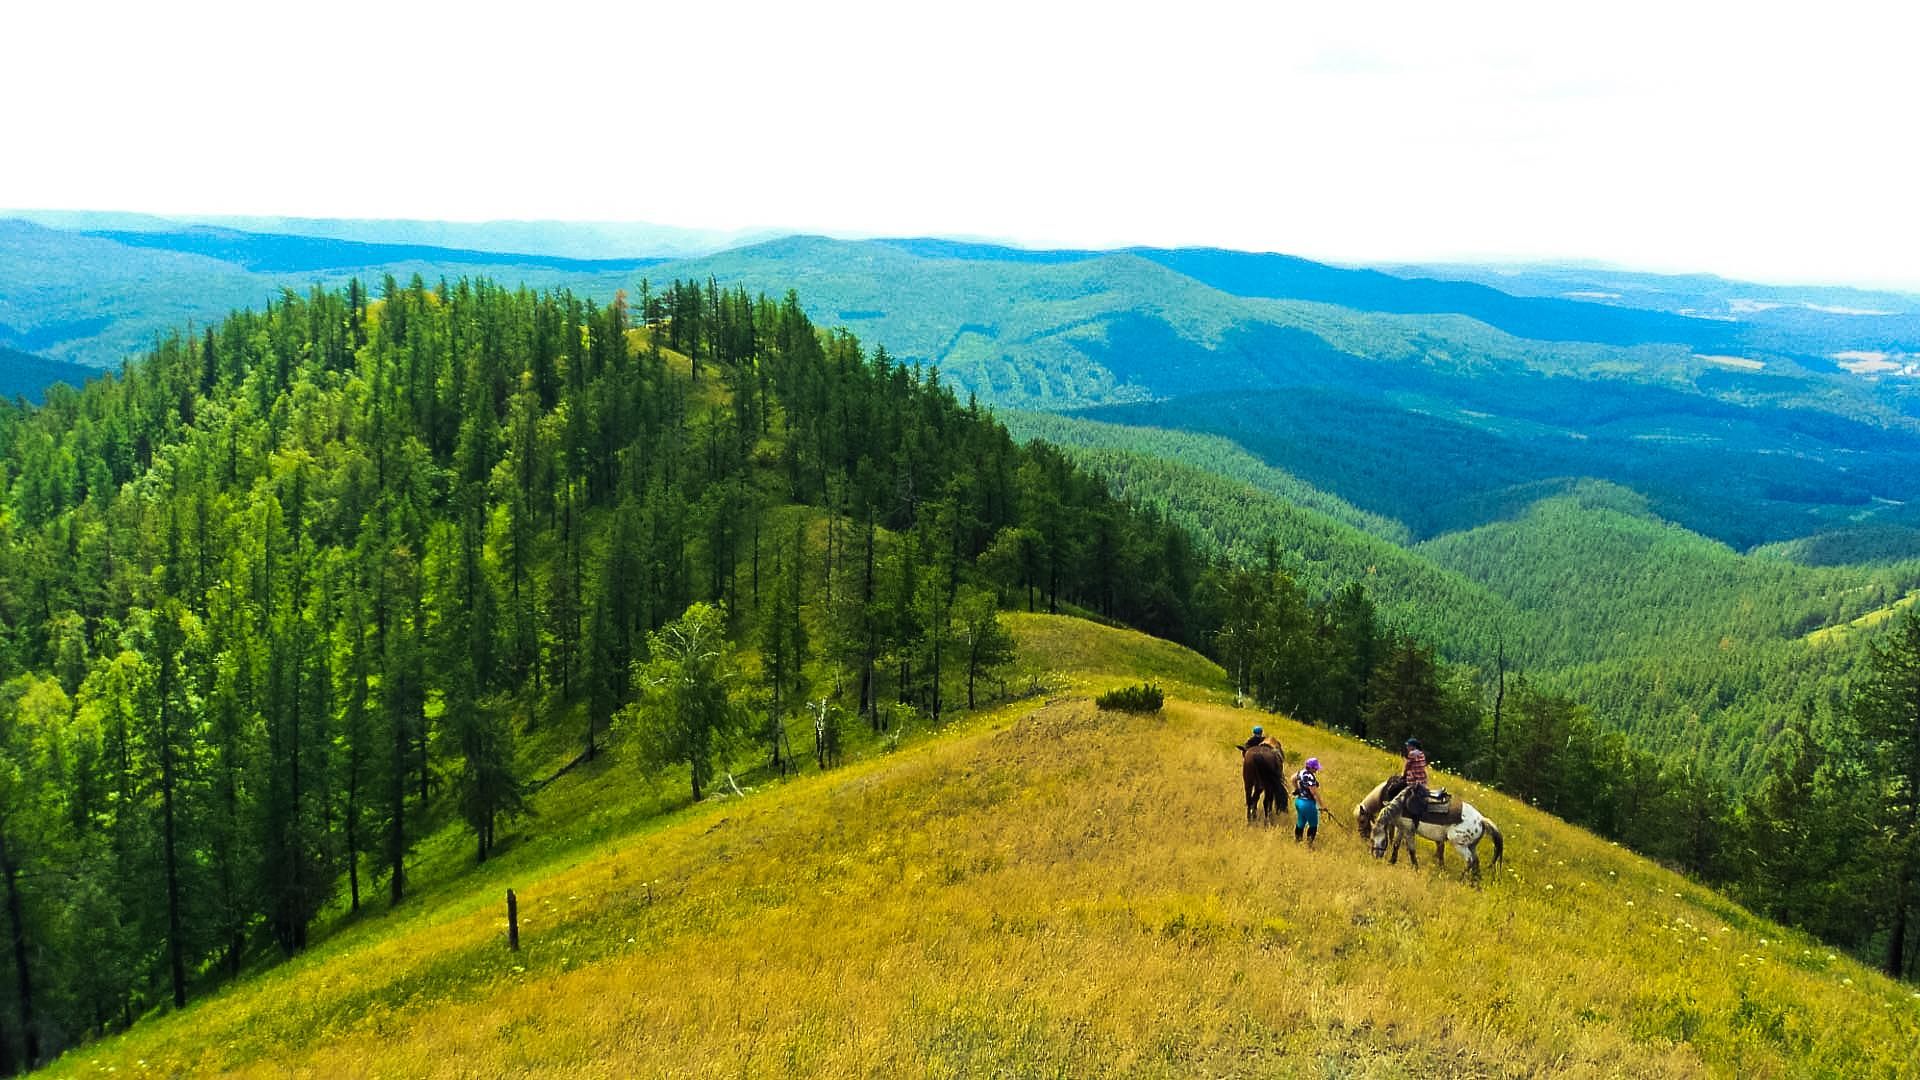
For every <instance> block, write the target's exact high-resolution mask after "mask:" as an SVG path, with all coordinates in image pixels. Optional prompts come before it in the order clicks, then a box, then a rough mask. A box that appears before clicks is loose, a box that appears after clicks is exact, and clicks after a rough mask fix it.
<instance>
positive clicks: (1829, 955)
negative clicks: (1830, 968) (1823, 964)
mask: <svg viewBox="0 0 1920 1080" xmlns="http://www.w3.org/2000/svg"><path fill="white" fill-rule="evenodd" d="M1838 959H1840V958H1839V957H1837V956H1835V955H1833V954H1832V953H1828V954H1827V963H1829V964H1831V963H1833V962H1834V961H1835V960H1838Z"/></svg>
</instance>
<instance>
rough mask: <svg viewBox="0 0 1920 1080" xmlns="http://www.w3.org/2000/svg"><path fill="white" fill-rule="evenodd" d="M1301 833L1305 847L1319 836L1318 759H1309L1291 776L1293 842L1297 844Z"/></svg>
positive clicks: (1311, 844)
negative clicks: (1303, 834) (1305, 841)
mask: <svg viewBox="0 0 1920 1080" xmlns="http://www.w3.org/2000/svg"><path fill="white" fill-rule="evenodd" d="M1302 833H1305V834H1306V838H1307V846H1308V847H1312V846H1313V842H1314V840H1315V838H1317V837H1318V836H1319V835H1320V759H1319V758H1317V757H1310V758H1308V759H1307V763H1306V765H1305V766H1303V767H1302V768H1301V769H1300V771H1299V772H1297V773H1294V774H1293V842H1294V843H1296V844H1297V843H1299V842H1300V836H1301V834H1302Z"/></svg>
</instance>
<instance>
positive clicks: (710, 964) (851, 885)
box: [56, 620, 1920, 1077]
mask: <svg viewBox="0 0 1920 1080" xmlns="http://www.w3.org/2000/svg"><path fill="white" fill-rule="evenodd" d="M1020 629H1021V635H1022V639H1023V641H1026V642H1028V643H1029V644H1032V643H1034V642H1035V641H1036V640H1037V639H1044V638H1047V637H1049V636H1051V637H1052V638H1054V639H1056V640H1054V641H1053V642H1052V644H1053V646H1054V647H1056V648H1057V649H1058V650H1060V651H1059V655H1060V656H1061V657H1062V658H1063V661H1062V663H1061V667H1062V668H1063V669H1065V670H1067V671H1068V672H1069V677H1070V678H1072V679H1074V680H1084V681H1087V682H1093V681H1097V674H1096V673H1097V671H1098V669H1099V662H1100V658H1101V655H1102V653H1103V652H1104V653H1105V654H1107V655H1109V656H1112V657H1114V658H1116V659H1121V658H1124V659H1126V660H1127V661H1129V662H1137V663H1139V664H1141V665H1143V666H1146V667H1150V668H1151V667H1155V666H1159V667H1161V670H1160V671H1158V672H1157V673H1156V672H1141V671H1139V670H1137V669H1132V668H1129V669H1127V670H1120V671H1117V672H1115V673H1114V675H1113V677H1112V680H1113V681H1135V680H1137V679H1138V678H1139V677H1141V675H1142V674H1157V675H1159V676H1161V677H1166V678H1168V679H1169V681H1173V675H1172V673H1173V672H1176V671H1186V672H1188V673H1189V674H1194V673H1196V672H1201V673H1203V672H1204V671H1205V668H1204V667H1195V666H1194V665H1195V664H1196V661H1194V660H1192V659H1183V658H1181V657H1179V656H1178V655H1176V654H1174V653H1167V654H1166V655H1165V656H1163V657H1160V659H1159V660H1155V659H1153V657H1154V656H1157V655H1158V654H1157V653H1156V652H1154V649H1155V648H1156V647H1155V646H1147V645H1143V644H1142V643H1141V642H1139V641H1134V640H1132V639H1128V638H1125V637H1122V636H1116V635H1121V634H1122V632H1119V631H1106V630H1098V629H1095V628H1089V627H1086V626H1085V625H1084V624H1065V623H1062V622H1060V621H1058V620H1053V621H1048V620H1023V624H1022V626H1021V628H1020ZM1142 649H1145V650H1147V651H1146V652H1144V653H1143V652H1142V651H1141V650H1142ZM1074 657H1079V659H1074ZM1201 663H1203V662H1201ZM1253 717H1254V714H1251V713H1247V712H1243V711H1237V710H1235V709H1233V708H1231V707H1228V706H1225V705H1222V704H1215V703H1206V702H1195V701H1192V700H1176V701H1171V702H1170V703H1169V706H1168V708H1167V710H1166V712H1165V714H1164V715H1161V716H1150V717H1133V716H1124V715H1119V714H1110V713H1099V712H1096V711H1095V710H1094V709H1093V707H1092V706H1091V705H1090V704H1089V703H1088V702H1087V701H1086V700H1085V699H1084V697H1083V696H1081V691H1080V690H1079V689H1077V688H1075V689H1073V690H1072V693H1071V694H1070V695H1064V694H1063V695H1062V696H1056V697H1055V698H1053V699H1051V700H1046V699H1030V700H1027V701H1023V702H1016V703H1013V704H1009V705H1005V706H1002V707H1000V708H998V709H996V710H994V711H991V712H988V713H985V714H983V715H981V716H978V717H975V718H973V719H971V720H968V721H966V722H964V723H963V724H962V725H960V726H959V727H958V728H955V729H953V730H951V731H950V732H948V733H946V734H943V735H942V736H940V737H937V738H934V739H930V740H926V741H923V742H921V743H919V744H917V745H910V746H908V747H906V748H904V749H902V750H901V751H899V752H897V753H894V754H890V755H882V756H878V757H875V758H872V759H869V760H866V761H861V762H857V763H854V764H852V765H849V766H847V767H845V768H842V769H840V770H837V771H833V772H829V773H826V774H823V775H809V776H807V777H805V778H803V779H800V780H797V781H793V782H790V783H787V784H783V785H779V786H775V787H770V788H765V789H762V790H761V791H759V792H756V793H753V794H751V795H749V797H747V798H746V799H744V800H742V799H731V800H725V801H716V802H709V803H707V804H703V805H700V806H697V807H694V808H691V809H689V810H686V811H682V812H679V813H678V814H676V815H674V816H673V817H672V818H671V819H670V820H669V822H668V823H667V824H666V825H665V827H664V828H659V829H657V830H655V831H650V832H648V833H646V834H644V835H635V836H632V837H629V838H627V839H625V840H622V841H620V842H618V843H615V844H610V845H608V846H607V847H605V848H604V849H602V850H601V851H599V852H597V853H595V854H593V855H591V856H590V857H584V858H581V859H579V860H578V861H577V862H576V863H574V864H573V865H555V866H553V867H551V868H550V872H549V873H547V874H546V876H544V877H542V878H539V879H533V880H527V881H526V882H524V887H523V888H521V889H520V896H521V910H522V912H523V924H522V941H523V948H522V950H521V951H520V952H519V953H509V952H508V951H507V950H506V947H505V940H504V939H505V925H504V923H505V917H504V910H503V907H502V905H501V904H500V903H499V898H498V897H497V896H495V895H492V894H491V890H490V889H489V893H488V894H486V895H468V896H461V897H458V898H455V899H449V900H448V901H446V902H445V903H443V904H441V905H440V906H439V907H437V908H434V909H432V910H431V911H423V912H420V913H417V914H416V915H415V916H413V917H411V918H409V919H407V920H405V921H397V920H396V921H395V922H394V923H393V925H392V931H391V932H387V933H382V932H380V931H379V930H377V929H375V928H372V927H369V928H368V929H367V930H366V931H365V932H361V933H356V934H351V935H343V940H341V941H339V942H332V943H329V944H328V945H327V946H324V947H322V948H320V949H318V950H316V951H315V952H314V953H313V954H310V955H308V956H306V957H303V958H301V959H299V960H297V961H295V962H293V963H290V964H287V965H285V966H283V967H281V968H278V969H275V970H273V971H271V972H269V973H267V974H266V975H264V976H262V977H260V978H257V979H254V980H251V981H249V982H247V983H245V984H243V985H240V986H237V987H235V988H233V989H231V990H229V991H228V992H226V993H224V994H222V995H220V996H218V997H215V998H213V999H211V1000H208V1001H206V1002H203V1003H201V1004H198V1005H196V1006H194V1007H192V1008H190V1009H188V1010H187V1011H185V1012H183V1013H180V1014H177V1015H174V1016H169V1017H165V1018H161V1019H159V1020H157V1021H154V1022H152V1023H149V1024H144V1025H142V1026H141V1027H139V1028H138V1029H136V1030H135V1031H133V1032H132V1033H130V1034H129V1035H127V1036H123V1037H121V1038H118V1039H115V1040H112V1041H109V1042H108V1043H105V1044H103V1045H101V1046H99V1047H97V1048H94V1049H93V1050H91V1051H88V1052H85V1053H81V1054H77V1055H71V1056H69V1057H68V1058H66V1059H64V1060H62V1061H61V1062H59V1063H58V1065H57V1066H56V1071H57V1072H60V1073H63V1074H73V1075H101V1074H103V1073H105V1072H107V1071H109V1070H117V1072H118V1073H119V1074H123V1075H125V1074H133V1075H138V1074H140V1073H141V1072H142V1070H143V1069H144V1070H151V1071H157V1072H160V1073H200V1072H223V1071H231V1072H235V1073H240V1074H245V1075H261V1076H284V1075H293V1076H325V1077H356V1076H368V1077H374V1076H379V1077H385V1076H395V1077H411V1076H492V1075H529V1076H605V1077H626V1076H689V1077H695V1076H697V1077H708V1076H712V1077H719V1076H749V1077H757V1076H778V1075H811V1076H835V1077H841V1076H885V1077H894V1076H938V1077H948V1076H951V1077H971V1076H1000V1075H1007V1076H1075V1077H1077V1076H1087V1075H1107V1074H1114V1075H1128V1076H1167V1077H1186V1076H1262V1075H1276V1074H1283V1073H1284V1074H1286V1075H1292V1076H1303V1075H1304V1076H1329V1077H1376V1076H1378V1077H1398V1076H1406V1075H1412V1074H1426V1075H1434V1076H1462V1077H1465V1076H1649V1075H1653V1076H1696V1075H1700V1076H1705V1075H1739V1076H1759V1077H1767V1076H1793V1077H1799V1076H1847V1077H1858V1076H1896V1075H1903V1074H1904V1075H1913V1070H1914V1063H1913V1051H1914V1047H1915V1046H1916V1045H1920V999H1915V998H1914V997H1912V996H1911V990H1910V989H1909V988H1904V987H1900V986H1897V985H1895V984H1893V983H1891V982H1888V981H1886V980H1884V979H1882V978H1880V977H1878V976H1876V975H1873V974H1871V973H1870V972H1868V971H1866V970H1865V969H1863V968H1861V967H1860V966H1858V965H1856V964H1854V963H1852V962H1850V961H1847V960H1844V959H1839V958H1835V957H1832V956H1830V955H1829V954H1828V953H1827V951H1826V950H1824V949H1822V948H1819V947H1818V946H1816V945H1814V944H1812V943H1810V942H1808V941H1806V940H1803V939H1802V938H1801V937H1799V936H1797V935H1787V934H1783V933H1782V932H1781V931H1779V930H1778V929H1777V928H1775V927H1773V926H1772V925H1771V924H1768V923H1765V922H1763V921H1761V920H1758V919H1756V918H1754V917H1752V916H1750V915H1747V914H1746V913H1744V912H1742V911H1741V910H1739V909H1738V908H1736V907H1735V906H1733V905H1732V904H1731V903H1729V902H1727V901H1725V900H1724V899H1722V898H1720V897H1719V896H1717V895H1716V894H1714V893H1712V892H1710V891H1708V890H1704V889H1700V888H1697V887H1695V886H1692V885H1690V884H1688V883H1687V882H1686V881H1685V880H1684V879H1682V878H1680V877H1678V876H1676V875H1674V874H1671V873H1668V872H1666V871H1664V870H1661V869H1659V868H1658V867H1655V866H1652V865H1651V864H1648V863H1647V862H1645V861H1644V860H1641V859H1638V858H1636V857H1633V856H1631V855H1629V854H1627V853H1625V852H1623V851H1621V850H1620V849H1618V848H1615V847H1613V846H1611V845H1609V844H1607V843H1605V842H1603V841H1600V840H1597V839H1595V838H1594V837H1592V836H1590V835H1588V834H1586V833H1583V832H1581V831H1579V830H1577V829H1573V828H1571V827H1568V826H1565V825H1562V824H1560V823H1558V822H1556V821H1553V820H1551V819H1548V818H1546V817H1544V816H1542V815H1539V814H1537V813H1534V812H1531V811H1529V810H1526V809H1525V808H1522V807H1519V806H1516V805H1515V804H1514V803H1513V802H1511V801H1510V800H1508V799H1506V798H1503V797H1500V796H1497V795H1493V794H1490V793H1488V792H1486V791H1484V790H1482V789H1479V788H1477V787H1474V786H1472V785H1465V784H1454V785H1452V786H1453V787H1454V788H1455V789H1456V790H1464V791H1465V792H1466V794H1467V797H1468V798H1469V799H1471V800H1472V801H1473V802H1474V803H1475V804H1476V805H1477V806H1479V807H1480V808H1481V809H1482V810H1483V811H1484V812H1485V813H1486V814H1488V816H1490V817H1491V818H1493V819H1494V820H1495V821H1496V822H1498V823H1499V825H1500V826H1501V828H1502V829H1503V830H1504V831H1505V834H1506V837H1507V858H1508V863H1509V865H1507V866H1504V867H1502V868H1501V869H1499V870H1497V871H1493V872H1491V873H1489V874H1488V875H1487V881H1486V882H1485V885H1484V887H1483V888H1480V889H1478V890H1476V889H1474V888H1472V887H1470V886H1469V885H1468V884H1467V883H1465V882H1464V881H1463V880H1462V879H1461V876H1460V872H1461V865H1460V862H1459V860H1458V858H1457V857H1456V856H1453V855H1451V854H1450V855H1449V857H1448V865H1447V866H1446V867H1445V868H1444V869H1438V868H1436V867H1435V866H1434V864H1433V861H1432V860H1431V858H1430V857H1429V858H1425V859H1423V861H1422V869H1421V870H1420V871H1419V872H1414V871H1412V870H1410V869H1408V867H1407V866H1406V864H1405V862H1404V861H1403V862H1402V864H1401V865H1399V866H1388V865H1386V864H1385V863H1384V862H1379V861H1376V860H1374V859H1372V858H1371V857H1370V856H1368V855H1367V854H1366V852H1365V850H1364V848H1363V845H1362V844H1361V843H1360V842H1359V841H1358V840H1357V839H1356V838H1355V837H1353V836H1352V835H1350V834H1349V833H1347V832H1344V831H1342V830H1341V829H1340V827H1339V826H1338V825H1335V824H1331V823H1329V824H1328V825H1327V826H1326V827H1325V828H1326V835H1323V836H1322V838H1321V844H1320V846H1319V848H1318V850H1308V849H1307V848H1305V847H1303V846H1297V845H1296V844H1295V843H1294V841H1293V837H1292V833H1291V830H1290V829H1289V830H1279V829H1273V830H1263V829H1249V828H1248V827H1247V826H1246V825H1245V824H1244V818H1243V810H1242V806H1241V796H1240V790H1239V775H1238V757H1237V755H1236V754H1235V753H1234V751H1233V750H1232V749H1230V746H1229V744H1230V742H1232V741H1234V740H1236V739H1237V738H1238V737H1240V735H1241V734H1242V731H1243V728H1244V727H1245V726H1246V725H1247V723H1248V722H1249V721H1250V720H1251V719H1253ZM1263 719H1264V720H1265V721H1266V723H1267V725H1268V727H1269V728H1270V729H1271V730H1274V731H1275V732H1276V733H1277V734H1278V735H1279V737H1280V738H1281V740H1282V741H1283V742H1284V743H1285V745H1286V747H1287V750H1288V757H1289V761H1290V763H1297V761H1298V760H1299V759H1300V758H1301V757H1303V756H1305V755H1306V754H1309V753H1311V754H1314V755H1317V756H1319V757H1320V758H1321V760H1322V761H1323V762H1324V763H1325V765H1326V774H1325V781H1326V785H1327V791H1328V793H1329V800H1328V801H1329V802H1330V803H1334V804H1339V805H1350V804H1351V803H1352V802H1353V801H1354V800H1355V799H1356V798H1357V797H1358V796H1359V794H1360V793H1361V792H1363V791H1364V790H1366V789H1367V788H1368V787H1370V786H1371V785H1372V784H1373V783H1376V782H1377V781H1378V780H1379V779H1380V778H1381V777H1383V776H1385V775H1386V774H1387V773H1388V772H1389V771H1390V770H1391V769H1392V768H1393V766H1394V761H1393V759H1392V758H1390V757H1388V756H1387V755H1385V754H1383V753H1381V752H1379V751H1376V750H1373V749H1370V748H1367V747H1364V746H1361V745H1359V744H1356V743H1353V742H1351V741H1348V740H1343V739H1339V738H1335V737H1332V736H1328V735H1326V734H1325V733H1324V732H1320V731H1317V730H1314V729H1309V728H1306V727H1303V726H1300V725H1297V724H1293V723H1290V722H1286V721H1283V720H1275V719H1272V718H1263ZM547 812H549V813H556V812H559V811H557V810H549V811H547ZM1342 816H1343V817H1344V815H1342ZM1347 824H1348V825H1349V826H1350V824H1351V823H1350V821H1349V822H1347ZM1431 850H1432V849H1431V846H1430V845H1429V846H1428V847H1427V852H1428V855H1429V856H1430V854H1431ZM1482 856H1483V858H1487V859H1490V858H1491V850H1490V848H1486V847H1483V850H1482ZM1416 980H1417V982H1418V984H1419V985H1420V987H1421V989H1418V990H1412V991H1410V990H1409V989H1408V986H1409V984H1410V983H1412V982H1414V981H1416Z"/></svg>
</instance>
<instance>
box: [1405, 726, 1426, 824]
mask: <svg viewBox="0 0 1920 1080" xmlns="http://www.w3.org/2000/svg"><path fill="white" fill-rule="evenodd" d="M1400 786H1401V787H1403V788H1409V787H1410V788H1412V789H1413V794H1412V795H1411V796H1409V797H1408V798H1407V801H1406V808H1407V816H1408V817H1410V818H1412V819H1413V820H1414V821H1416V822H1417V821H1419V820H1420V819H1421V815H1422V814H1424V813H1426V810H1427V753H1426V751H1424V750H1422V749H1420V740H1419V739H1408V740H1407V761H1406V764H1405V765H1403V766H1402V767H1401V769H1400Z"/></svg>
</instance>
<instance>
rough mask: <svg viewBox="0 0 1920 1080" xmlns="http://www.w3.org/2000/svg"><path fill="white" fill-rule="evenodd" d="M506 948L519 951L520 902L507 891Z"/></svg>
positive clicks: (509, 890)
mask: <svg viewBox="0 0 1920 1080" xmlns="http://www.w3.org/2000/svg"><path fill="white" fill-rule="evenodd" d="M507 948H509V949H512V950H513V951H515V952H518V951H520V902H519V901H518V900H515V899H514V898H513V890H512V889H508V890H507Z"/></svg>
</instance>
